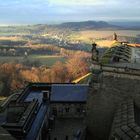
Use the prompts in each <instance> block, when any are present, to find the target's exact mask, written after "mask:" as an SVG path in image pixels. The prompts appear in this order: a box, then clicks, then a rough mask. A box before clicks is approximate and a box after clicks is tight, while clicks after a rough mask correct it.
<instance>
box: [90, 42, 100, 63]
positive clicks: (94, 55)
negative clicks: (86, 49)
mask: <svg viewBox="0 0 140 140" xmlns="http://www.w3.org/2000/svg"><path fill="white" fill-rule="evenodd" d="M96 46H97V44H96V43H93V44H92V50H91V51H92V61H94V62H98V61H99V51H98V50H97V48H96Z"/></svg>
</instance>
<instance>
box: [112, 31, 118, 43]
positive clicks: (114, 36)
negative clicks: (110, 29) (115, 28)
mask: <svg viewBox="0 0 140 140" xmlns="http://www.w3.org/2000/svg"><path fill="white" fill-rule="evenodd" d="M113 40H115V41H118V36H117V34H116V33H115V32H114V34H113Z"/></svg>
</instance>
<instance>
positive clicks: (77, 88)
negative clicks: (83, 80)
mask: <svg viewBox="0 0 140 140" xmlns="http://www.w3.org/2000/svg"><path fill="white" fill-rule="evenodd" d="M87 93H88V85H77V84H65V85H63V84H62V85H60V84H56V85H52V90H51V102H86V100H87Z"/></svg>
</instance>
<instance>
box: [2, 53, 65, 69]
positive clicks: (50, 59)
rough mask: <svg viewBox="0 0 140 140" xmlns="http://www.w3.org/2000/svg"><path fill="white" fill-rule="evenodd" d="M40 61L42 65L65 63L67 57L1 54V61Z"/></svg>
mask: <svg viewBox="0 0 140 140" xmlns="http://www.w3.org/2000/svg"><path fill="white" fill-rule="evenodd" d="M27 60H28V61H30V63H32V62H38V63H39V64H40V65H46V66H48V67H51V66H52V65H54V64H55V63H56V62H57V61H60V62H62V63H64V62H65V61H66V58H64V57H61V56H56V55H51V56H50V55H30V56H28V57H27V58H25V57H22V56H0V63H13V62H16V63H23V62H24V61H27Z"/></svg>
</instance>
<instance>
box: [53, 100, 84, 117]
mask: <svg viewBox="0 0 140 140" xmlns="http://www.w3.org/2000/svg"><path fill="white" fill-rule="evenodd" d="M85 113H86V104H85V103H51V114H54V115H55V116H57V117H64V118H65V117H71V118H75V117H84V116H85Z"/></svg>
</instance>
